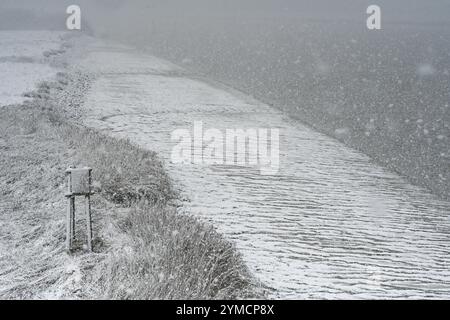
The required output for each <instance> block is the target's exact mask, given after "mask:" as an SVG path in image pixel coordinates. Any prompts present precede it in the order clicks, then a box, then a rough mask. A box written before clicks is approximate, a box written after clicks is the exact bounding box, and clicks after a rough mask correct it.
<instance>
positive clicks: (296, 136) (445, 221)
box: [80, 45, 450, 298]
mask: <svg viewBox="0 0 450 320" xmlns="http://www.w3.org/2000/svg"><path fill="white" fill-rule="evenodd" d="M90 51H91V52H90V54H89V55H88V57H87V58H86V59H84V60H82V61H81V62H80V68H81V69H84V70H90V71H92V72H94V73H96V74H97V80H96V81H95V82H94V83H93V85H92V87H91V89H90V91H89V92H88V95H87V99H86V103H85V111H86V114H85V119H84V121H85V123H86V124H87V125H89V126H92V127H94V128H97V129H100V130H102V131H104V132H107V133H109V134H111V135H113V136H116V137H122V138H129V139H131V141H133V142H134V143H137V144H139V145H140V146H142V147H143V148H148V149H151V150H155V151H157V152H159V153H160V155H161V156H162V157H163V158H164V159H165V160H166V161H167V166H168V169H169V172H170V173H171V175H172V177H173V178H174V180H175V181H176V183H177V185H178V186H179V187H180V188H181V190H182V192H183V194H184V196H185V198H186V201H185V202H184V210H186V211H188V212H191V213H193V214H195V215H197V216H199V217H201V218H203V219H204V220H207V221H210V222H211V223H212V224H213V225H214V226H216V227H217V228H218V230H219V231H220V232H222V233H223V234H225V235H226V237H227V238H228V239H230V240H232V241H234V242H235V243H236V245H237V247H238V249H239V250H240V251H241V252H242V254H243V257H244V260H245V262H246V263H247V265H248V266H249V267H250V269H251V271H252V272H253V273H254V274H255V275H256V277H258V278H259V279H260V280H262V281H263V282H264V283H265V284H266V285H268V286H269V287H271V288H273V289H274V293H273V295H272V297H277V298H429V297H446V298H448V297H450V248H449V246H448V235H449V232H450V220H449V216H448V214H449V212H450V204H449V203H448V202H444V201H441V200H439V199H438V198H436V197H435V196H433V195H431V194H429V193H428V192H426V191H425V190H424V189H421V188H418V187H414V186H412V185H410V184H409V183H407V182H406V181H405V180H404V179H402V178H401V177H399V176H397V175H396V174H393V173H390V172H388V171H386V170H384V169H383V168H381V167H379V166H377V165H374V164H373V163H372V161H371V160H370V159H369V158H368V157H366V156H364V155H363V154H361V153H359V152H356V151H354V150H352V149H349V148H347V147H345V146H344V145H343V144H341V143H339V142H337V141H336V140H334V139H332V138H329V137H327V136H325V135H322V134H319V133H317V132H315V131H313V130H311V129H309V128H308V127H305V126H303V125H302V124H299V123H297V122H294V121H292V120H290V119H288V118H287V117H285V116H284V115H283V114H281V113H280V112H278V111H276V110H274V109H272V108H270V107H269V106H267V105H264V104H262V103H260V102H258V101H255V100H254V99H251V98H249V97H246V96H244V95H242V94H241V93H239V92H233V91H231V90H230V89H227V88H220V87H219V86H217V85H212V84H210V83H208V82H207V81H204V80H201V79H195V78H194V76H192V75H189V74H188V73H187V72H186V71H183V70H181V69H180V68H178V67H175V66H173V65H171V64H170V63H164V61H161V60H159V59H156V58H154V57H151V56H147V57H145V56H143V55H142V54H139V53H136V52H135V51H133V50H131V49H126V48H117V47H115V46H112V45H111V46H110V47H107V46H102V47H98V46H97V47H92V48H91V49H90ZM112 61H113V62H114V63H111V62H112ZM194 121H203V125H204V127H205V129H206V128H216V129H220V130H224V129H227V128H229V129H232V128H242V129H248V128H279V129H280V133H281V159H280V172H279V174H277V175H273V176H262V175H260V172H259V171H258V170H255V169H254V168H248V167H235V166H223V165H215V166H205V165H174V164H171V163H170V155H171V151H172V148H173V146H174V142H172V141H171V133H172V132H173V130H175V129H188V130H192V124H193V122H194ZM196 152H198V150H196Z"/></svg>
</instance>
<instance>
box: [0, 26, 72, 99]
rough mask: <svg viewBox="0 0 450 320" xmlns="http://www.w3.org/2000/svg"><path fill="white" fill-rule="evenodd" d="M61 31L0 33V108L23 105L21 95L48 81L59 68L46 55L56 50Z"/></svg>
mask: <svg viewBox="0 0 450 320" xmlns="http://www.w3.org/2000/svg"><path fill="white" fill-rule="evenodd" d="M63 35H64V33H62V32H50V31H0V107H1V106H6V105H12V104H18V103H22V102H23V101H25V100H26V97H24V96H23V94H24V93H27V92H29V91H32V90H33V89H35V87H36V85H37V84H38V83H39V82H41V81H45V80H49V79H51V78H52V77H54V76H55V74H56V73H57V72H58V68H55V67H53V66H51V65H49V61H48V59H47V58H48V56H49V54H52V53H54V52H55V51H57V50H59V48H60V46H61V44H62V41H61V40H62V38H61V37H62V36H63Z"/></svg>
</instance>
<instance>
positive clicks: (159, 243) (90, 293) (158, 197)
mask: <svg viewBox="0 0 450 320" xmlns="http://www.w3.org/2000/svg"><path fill="white" fill-rule="evenodd" d="M42 101H45V100H42ZM42 101H41V102H39V100H38V102H36V105H28V106H27V107H14V108H12V107H11V108H9V107H8V108H3V109H1V110H0V149H1V153H0V194H1V197H0V234H1V237H0V297H1V298H7V299H14V298H19V299H21V298H34V299H36V298H37V299H45V298H69V299H71V298H88V299H91V298H105V299H153V298H162V299H176V298H190V299H195V298H207V299H210V298H211V299H214V298H236V297H242V296H245V297H252V296H254V295H255V292H256V291H254V288H255V287H254V286H253V284H252V280H251V277H250V275H249V274H248V272H247V270H246V268H245V266H244V265H243V263H242V261H241V259H240V256H239V255H238V254H237V252H236V250H235V249H234V247H233V246H232V245H231V244H230V243H228V242H226V241H225V240H223V239H222V237H221V236H220V235H218V234H217V233H216V232H215V231H214V230H213V229H212V228H211V227H210V226H207V225H204V224H202V223H200V222H199V221H198V220H196V219H195V218H192V217H189V216H186V215H182V214H179V213H177V212H176V208H175V206H174V204H172V203H174V202H175V199H176V194H175V193H174V192H173V191H172V188H171V184H170V179H169V178H168V176H167V175H166V173H165V172H164V168H163V165H162V164H161V162H160V161H159V160H158V158H157V156H156V155H155V154H154V153H153V152H148V151H144V150H141V149H138V148H136V147H135V146H133V145H132V144H130V143H129V142H127V141H120V140H115V139H113V138H109V137H106V136H103V135H101V134H98V133H96V132H95V131H92V130H88V129H85V128H83V127H78V126H75V125H73V124H70V123H68V122H66V121H65V120H64V119H63V118H62V117H60V116H59V115H57V114H55V112H54V111H52V110H49V109H48V108H45V109H43V108H41V105H42ZM68 165H89V166H91V167H93V168H94V180H95V191H96V192H97V194H96V196H94V198H93V216H94V233H95V235H94V236H95V245H94V251H95V253H92V254H89V253H85V252H83V250H81V247H82V242H81V241H83V240H84V233H83V231H84V228H83V227H82V226H84V225H83V221H82V219H81V218H80V219H79V221H78V225H79V227H78V229H77V237H78V238H79V239H80V240H79V242H77V245H78V246H79V247H80V249H78V250H75V252H74V253H73V254H72V255H68V254H67V253H66V252H65V249H64V227H65V225H64V218H65V205H66V203H65V201H66V200H65V198H64V192H65V181H64V170H65V168H66V167H67V166H68ZM80 205H81V204H80ZM81 208H82V206H81V207H80V209H81Z"/></svg>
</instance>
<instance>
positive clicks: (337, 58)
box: [0, 0, 450, 198]
mask: <svg viewBox="0 0 450 320" xmlns="http://www.w3.org/2000/svg"><path fill="white" fill-rule="evenodd" d="M69 4H79V5H80V6H81V8H82V14H83V18H84V19H86V23H84V29H85V30H86V31H88V32H91V33H92V34H94V35H96V36H101V37H108V38H112V39H115V40H119V41H123V42H126V43H129V44H132V45H135V46H137V47H139V48H141V49H142V50H146V51H148V52H150V53H152V54H155V55H158V56H160V57H163V58H166V59H169V60H171V61H174V62H176V63H179V64H182V65H183V66H185V67H186V68H189V69H191V70H194V71H197V72H199V73H202V74H204V75H206V76H208V77H210V78H213V79H216V80H218V81H222V82H224V83H227V84H228V85H230V86H233V87H235V88H237V89H240V90H242V91H245V92H246V93H248V94H251V95H253V96H255V97H257V98H259V99H260V100H262V101H264V102H266V103H269V104H272V105H274V106H275V107H277V108H280V109H282V110H285V111H286V113H288V114H289V115H290V116H292V117H293V118H296V119H299V120H300V121H302V122H305V123H307V124H309V125H311V126H313V127H315V128H316V129H317V130H319V131H322V132H324V133H327V134H329V135H331V136H334V137H336V138H337V139H339V140H341V141H343V142H344V143H345V144H347V145H349V146H352V147H354V148H357V149H359V150H361V151H363V152H365V153H366V154H368V155H370V156H371V157H372V158H373V159H374V161H376V162H378V163H381V164H383V165H385V166H387V167H389V168H390V169H392V170H395V171H397V172H400V173H401V174H403V175H405V176H407V177H408V178H409V179H410V181H412V182H414V183H416V184H419V185H422V186H425V187H427V188H429V189H430V190H433V191H434V192H435V193H437V194H439V195H441V196H443V197H445V198H449V194H450V174H449V172H450V170H449V169H450V150H449V145H450V143H449V136H450V128H449V125H450V113H449V111H450V109H449V103H450V0H433V1H426V0H383V1H379V0H376V1H375V0H371V1H365V0H340V1H337V0H314V1H305V0H300V1H299V0H164V1H163V0H161V1H148V0H136V1H119V0H110V1H107V0H98V1H92V0H91V1H61V0H46V1H38V0H29V1H23V0H22V1H17V0H14V1H10V0H6V1H5V0H2V2H1V4H0V29H29V28H36V29H40V28H44V29H62V28H64V26H65V18H66V15H65V9H66V7H67V6H68V5H69ZM370 4H377V5H379V6H380V7H381V9H382V28H383V30H381V31H369V30H367V29H366V22H365V21H366V18H367V15H366V13H365V11H366V8H367V6H368V5H370Z"/></svg>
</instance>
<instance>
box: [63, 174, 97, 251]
mask: <svg viewBox="0 0 450 320" xmlns="http://www.w3.org/2000/svg"><path fill="white" fill-rule="evenodd" d="M91 173H92V169H91V168H69V169H67V170H66V175H67V177H68V181H67V186H68V192H67V194H66V198H67V199H68V200H69V201H68V208H67V221H66V226H67V228H66V246H67V250H68V251H71V250H72V247H73V242H74V240H75V197H77V196H84V199H85V204H84V208H85V215H86V226H87V228H86V231H87V248H88V250H89V251H92V219H91V218H92V217H91V195H93V194H94V193H93V192H92V175H91Z"/></svg>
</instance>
